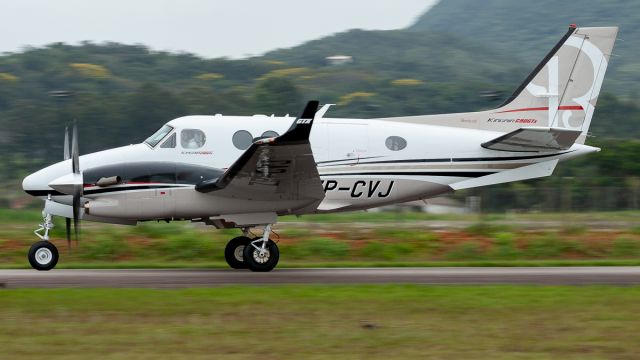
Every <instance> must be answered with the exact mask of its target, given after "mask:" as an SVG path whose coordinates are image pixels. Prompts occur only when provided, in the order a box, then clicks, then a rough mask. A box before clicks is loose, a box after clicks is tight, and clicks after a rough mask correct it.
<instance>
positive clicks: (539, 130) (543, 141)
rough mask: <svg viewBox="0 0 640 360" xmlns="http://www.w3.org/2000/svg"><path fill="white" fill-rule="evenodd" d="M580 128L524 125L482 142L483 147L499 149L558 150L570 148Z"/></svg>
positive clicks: (578, 134)
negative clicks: (524, 126) (569, 128)
mask: <svg viewBox="0 0 640 360" xmlns="http://www.w3.org/2000/svg"><path fill="white" fill-rule="evenodd" d="M580 133H581V131H580V130H568V129H564V128H543V127H526V128H521V129H518V130H515V131H512V132H510V133H508V134H505V135H502V136H499V137H497V138H495V139H493V140H491V141H487V142H485V143H483V144H482V147H483V148H487V149H491V150H500V151H531V152H533V151H558V150H566V149H568V148H570V147H571V146H572V145H573V144H574V142H575V141H576V139H577V138H578V136H580Z"/></svg>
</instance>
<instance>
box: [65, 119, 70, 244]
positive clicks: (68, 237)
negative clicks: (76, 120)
mask: <svg viewBox="0 0 640 360" xmlns="http://www.w3.org/2000/svg"><path fill="white" fill-rule="evenodd" d="M70 158H71V155H70V154H69V127H68V126H65V127H64V160H69V159H70ZM64 220H65V223H66V224H65V225H66V229H67V248H68V249H69V250H71V218H65V219H64Z"/></svg>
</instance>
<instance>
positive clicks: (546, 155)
mask: <svg viewBox="0 0 640 360" xmlns="http://www.w3.org/2000/svg"><path fill="white" fill-rule="evenodd" d="M574 151H575V150H571V151H565V152H561V153H554V154H544V155H528V156H503V157H479V158H439V159H403V160H382V161H367V162H361V161H358V162H356V163H354V164H335V165H333V164H332V165H324V166H319V167H328V166H339V165H369V164H396V163H397V164H412V163H442V162H478V161H514V160H530V159H541V158H546V157H551V156H560V155H564V154H568V153H570V152H574ZM334 161H343V160H334ZM318 164H320V163H318Z"/></svg>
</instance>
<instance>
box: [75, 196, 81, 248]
mask: <svg viewBox="0 0 640 360" xmlns="http://www.w3.org/2000/svg"><path fill="white" fill-rule="evenodd" d="M81 197H82V185H76V186H75V187H74V192H73V230H74V232H75V235H76V242H77V241H78V229H79V227H80V198H81Z"/></svg>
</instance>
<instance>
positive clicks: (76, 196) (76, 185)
mask: <svg viewBox="0 0 640 360" xmlns="http://www.w3.org/2000/svg"><path fill="white" fill-rule="evenodd" d="M64 159H65V160H68V159H71V171H72V172H73V175H74V177H76V178H77V177H79V178H80V179H81V178H82V175H81V174H80V154H79V150H78V123H77V121H75V120H74V121H73V129H72V133H71V154H69V129H68V127H65V133H64ZM83 187H84V185H83V182H82V181H79V182H78V181H74V182H73V192H72V195H73V202H72V207H73V230H74V234H75V238H76V243H77V241H78V232H79V229H80V201H81V198H82V191H83ZM66 230H67V246H68V247H69V250H71V219H70V218H66Z"/></svg>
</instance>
